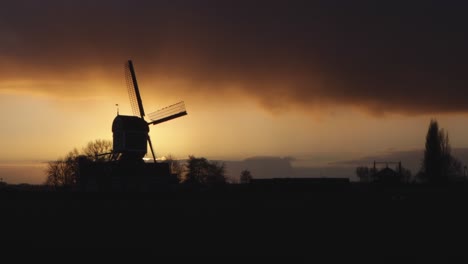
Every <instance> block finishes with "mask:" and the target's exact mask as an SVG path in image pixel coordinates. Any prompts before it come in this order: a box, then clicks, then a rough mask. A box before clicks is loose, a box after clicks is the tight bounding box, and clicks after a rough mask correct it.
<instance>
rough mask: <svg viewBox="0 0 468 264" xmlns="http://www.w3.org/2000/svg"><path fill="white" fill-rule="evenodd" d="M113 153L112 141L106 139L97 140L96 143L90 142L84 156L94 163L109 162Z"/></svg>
mask: <svg viewBox="0 0 468 264" xmlns="http://www.w3.org/2000/svg"><path fill="white" fill-rule="evenodd" d="M111 152H112V141H110V140H106V139H96V140H94V141H90V142H88V144H87V145H86V146H85V147H84V148H83V154H84V155H85V156H87V157H88V158H89V159H90V160H92V161H108V160H110V158H111V156H112V155H111ZM103 154H108V155H103Z"/></svg>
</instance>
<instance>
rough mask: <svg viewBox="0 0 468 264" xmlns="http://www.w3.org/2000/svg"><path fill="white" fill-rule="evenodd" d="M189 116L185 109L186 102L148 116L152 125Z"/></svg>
mask: <svg viewBox="0 0 468 264" xmlns="http://www.w3.org/2000/svg"><path fill="white" fill-rule="evenodd" d="M186 114H187V110H186V109H185V103H184V101H182V102H178V103H177V104H173V105H170V106H167V107H164V108H162V109H159V110H157V111H155V112H152V113H151V114H149V115H148V117H149V118H150V119H151V121H152V122H149V124H150V125H156V124H160V123H163V122H166V121H169V120H172V119H174V118H178V117H181V116H184V115H186Z"/></svg>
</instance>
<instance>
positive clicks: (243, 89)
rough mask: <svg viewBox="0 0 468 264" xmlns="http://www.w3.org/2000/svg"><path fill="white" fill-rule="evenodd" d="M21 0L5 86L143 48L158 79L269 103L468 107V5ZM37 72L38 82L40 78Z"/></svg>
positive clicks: (5, 29) (72, 88) (138, 54)
mask: <svg viewBox="0 0 468 264" xmlns="http://www.w3.org/2000/svg"><path fill="white" fill-rule="evenodd" d="M310 2H311V1H287V2H286V1H214V0H207V1H181V0H179V1H177V0H176V1H143V0H142V1H130V0H119V1H88V0H84V1H58V0H56V1H52V0H49V1H32V0H30V1H10V3H8V4H4V7H3V8H2V9H1V10H0V17H1V18H0V32H1V34H0V79H1V80H2V81H0V89H24V87H26V85H24V82H28V83H30V85H29V86H33V88H34V89H39V90H41V91H44V92H49V93H58V94H69V93H86V92H91V91H92V90H91V89H94V88H89V90H87V89H86V87H85V86H84V87H83V80H90V79H96V78H100V80H103V81H104V82H105V81H109V82H113V81H114V80H115V79H116V78H119V79H120V78H123V75H122V66H121V65H122V64H123V62H124V61H125V60H126V59H127V58H133V59H134V60H135V63H136V67H137V71H138V73H139V74H140V75H141V76H143V78H146V79H151V81H152V82H157V83H158V82H159V83H161V82H171V81H173V80H175V81H178V82H180V83H181V84H182V85H179V86H176V87H172V89H175V90H176V91H174V92H189V93H192V94H202V95H207V96H211V97H216V96H217V95H218V94H219V93H222V92H223V91H227V90H229V89H235V90H236V93H240V94H243V95H244V96H248V97H250V98H252V99H254V100H256V101H258V102H259V103H260V104H262V105H263V106H264V107H266V108H268V109H270V110H278V109H284V108H288V107H291V106H297V107H301V108H306V109H317V107H321V106H325V105H345V106H356V107H359V108H362V109H364V110H366V111H370V112H372V113H406V114H425V113H440V112H467V111H468V104H467V103H466V98H467V96H468V87H467V84H468V74H466V68H467V67H466V66H467V59H468V50H467V49H466V47H468V34H467V32H466V28H467V26H468V18H467V17H466V15H465V14H466V13H467V11H468V7H467V4H460V3H442V2H441V1H425V2H424V3H417V4H409V3H407V1H405V3H403V2H402V3H398V1H396V2H395V1H393V2H392V3H388V4H383V3H381V2H379V3H376V2H375V1H352V3H349V1H314V2H313V3H310ZM31 83H32V84H31Z"/></svg>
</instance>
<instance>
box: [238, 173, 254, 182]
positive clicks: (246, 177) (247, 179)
mask: <svg viewBox="0 0 468 264" xmlns="http://www.w3.org/2000/svg"><path fill="white" fill-rule="evenodd" d="M250 181H252V174H251V173H250V171H249V170H243V171H242V172H241V175H240V183H243V184H246V183H250Z"/></svg>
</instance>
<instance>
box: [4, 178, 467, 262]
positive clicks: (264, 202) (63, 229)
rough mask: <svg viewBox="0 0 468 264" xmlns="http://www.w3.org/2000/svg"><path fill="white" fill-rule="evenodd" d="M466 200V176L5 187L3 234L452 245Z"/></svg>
mask: <svg viewBox="0 0 468 264" xmlns="http://www.w3.org/2000/svg"><path fill="white" fill-rule="evenodd" d="M467 209H468V189H467V188H464V187H463V186H456V187H453V186H452V187H445V188H429V187H421V186H412V187H408V186H407V187H399V188H384V187H375V186H373V187H370V186H359V185H349V186H335V187H330V186H328V187H325V186H315V187H308V188H248V187H245V186H244V187H240V186H238V187H229V188H221V189H216V190H190V189H185V190H177V191H170V192H159V193H78V192H39V191H36V192H25V191H3V192H0V212H1V213H0V214H1V220H0V227H1V230H0V234H1V235H0V242H1V243H2V247H3V248H5V247H21V248H24V247H44V248H52V247H53V248H60V247H73V248H92V247H110V248H132V247H136V248H148V249H151V251H153V252H156V253H162V254H177V255H184V254H187V255H194V254H195V255H204V254H208V255H219V254H230V255H232V254H236V255H239V254H240V255H242V254H246V255H250V254H258V255H291V254H293V255H296V254H297V255H315V254H330V255H340V254H351V255H366V256H368V255H375V256H388V255H408V254H410V255H447V254H449V255H453V254H464V252H465V251H466V250H465V249H466V246H467V245H468V243H467V242H466V241H467V240H468V236H467V235H468V232H467V231H468V228H467V224H468V216H467V211H468V210H467Z"/></svg>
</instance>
